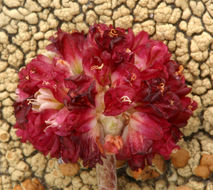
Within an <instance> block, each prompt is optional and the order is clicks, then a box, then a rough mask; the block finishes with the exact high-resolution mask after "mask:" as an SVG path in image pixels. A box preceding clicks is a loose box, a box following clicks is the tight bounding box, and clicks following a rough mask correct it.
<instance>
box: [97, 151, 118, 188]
mask: <svg viewBox="0 0 213 190" xmlns="http://www.w3.org/2000/svg"><path fill="white" fill-rule="evenodd" d="M102 161H103V165H100V164H97V165H96V175H97V182H98V190H117V175H116V158H115V155H106V158H102Z"/></svg>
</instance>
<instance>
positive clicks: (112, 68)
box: [14, 24, 197, 169]
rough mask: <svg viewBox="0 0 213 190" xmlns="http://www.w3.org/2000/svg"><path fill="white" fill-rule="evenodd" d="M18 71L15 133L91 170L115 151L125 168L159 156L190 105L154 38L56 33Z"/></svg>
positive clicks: (103, 30) (93, 31) (99, 29)
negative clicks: (124, 163)
mask: <svg viewBox="0 0 213 190" xmlns="http://www.w3.org/2000/svg"><path fill="white" fill-rule="evenodd" d="M50 40H51V42H52V43H51V44H50V45H49V46H48V47H47V50H49V51H48V52H47V53H46V54H44V55H38V56H37V58H35V59H33V60H32V61H31V62H30V63H29V64H28V65H27V66H26V67H25V68H23V69H22V70H21V71H20V73H19V79H20V81H19V85H18V89H17V91H16V92H17V95H18V98H17V102H16V103H15V104H14V106H15V115H16V118H17V122H16V125H15V128H17V135H18V136H19V137H21V139H22V141H23V142H26V141H29V142H31V143H32V144H33V145H34V147H35V148H36V149H38V150H39V151H41V152H43V153H44V154H45V155H47V154H50V155H51V156H52V157H56V158H60V157H61V158H62V159H63V160H64V161H65V162H77V161H78V160H79V159H82V160H83V163H84V165H85V166H86V165H87V166H90V167H93V166H95V165H96V163H102V161H101V157H104V156H105V155H106V154H115V155H116V157H117V159H119V160H125V161H127V162H128V164H129V165H130V167H131V168H132V169H138V168H143V167H144V164H145V162H148V163H151V160H152V158H153V156H154V154H155V153H158V154H161V155H162V156H164V157H165V158H166V159H168V158H169V155H170V153H171V151H172V150H173V149H174V148H176V147H177V145H176V143H177V141H178V140H179V139H180V137H181V135H182V134H181V132H180V130H179V128H180V127H184V126H185V125H186V124H187V120H188V119H189V117H190V116H191V115H192V112H193V111H194V110H195V109H196V107H197V104H196V103H195V102H194V101H192V100H191V99H190V98H188V97H186V95H187V94H188V93H189V92H190V90H191V89H190V88H188V87H187V86H186V84H185V79H184V76H183V74H182V70H183V67H182V66H180V65H178V64H177V63H176V62H174V61H171V60H170V53H169V52H168V48H167V47H166V45H164V44H163V43H162V42H159V41H154V40H150V39H149V37H148V34H147V33H146V32H140V33H139V34H137V35H134V34H133V31H132V30H131V29H129V30H128V31H127V32H126V31H125V30H124V29H121V28H114V27H112V26H109V27H108V26H106V25H104V24H95V25H94V26H92V27H91V28H90V31H89V33H88V35H84V34H83V33H79V32H73V33H71V34H69V33H66V32H62V31H61V30H59V31H58V32H57V37H52V38H50Z"/></svg>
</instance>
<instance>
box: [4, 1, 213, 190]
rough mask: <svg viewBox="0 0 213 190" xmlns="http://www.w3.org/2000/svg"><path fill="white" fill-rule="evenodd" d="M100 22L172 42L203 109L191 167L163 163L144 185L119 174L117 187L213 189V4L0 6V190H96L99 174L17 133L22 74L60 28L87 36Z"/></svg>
mask: <svg viewBox="0 0 213 190" xmlns="http://www.w3.org/2000/svg"><path fill="white" fill-rule="evenodd" d="M95 22H100V23H105V24H113V25H115V26H117V27H118V26H119V27H123V28H129V27H131V28H133V30H134V32H135V33H137V32H139V31H141V30H145V31H146V32H148V33H149V34H150V36H151V38H153V39H156V40H161V41H163V42H164V43H165V44H167V45H168V47H169V50H170V52H172V56H173V59H175V60H177V61H178V62H179V63H180V64H182V65H183V66H184V68H185V70H184V72H185V73H184V74H185V77H186V81H187V83H188V85H189V86H191V87H192V92H191V95H190V96H191V97H192V98H193V99H194V100H196V101H197V102H198V105H199V106H198V109H197V110H196V111H195V113H194V115H193V117H192V118H191V119H190V120H189V122H188V125H187V127H185V128H184V129H183V130H182V132H183V134H184V135H185V136H184V138H183V139H182V140H181V141H180V143H179V145H180V146H181V147H182V148H183V149H185V150H187V151H188V153H187V154H189V157H188V158H187V163H186V165H184V166H182V167H180V168H177V167H175V164H174V163H172V162H171V161H166V162H165V161H164V160H163V161H162V160H161V162H160V163H161V165H162V164H163V166H165V169H164V170H161V171H159V170H158V169H159V168H157V170H156V171H158V172H160V174H159V173H158V175H156V176H155V178H154V179H149V178H147V180H145V178H143V177H140V180H135V179H134V178H132V177H129V176H128V175H127V174H126V172H125V170H126V168H122V169H119V170H118V176H119V179H118V181H119V189H120V190H154V189H155V190H167V189H168V190H184V189H185V190H213V172H212V171H213V156H211V155H213V88H212V85H213V1H212V0H73V1H69V0H0V108H1V109H0V110H1V111H0V190H12V189H16V190H20V189H27V190H31V189H32V190H39V189H40V190H42V189H47V190H92V189H94V190H96V189H97V184H96V178H95V170H94V169H93V170H89V169H85V168H80V170H79V166H78V165H67V166H61V165H59V164H58V161H57V160H56V159H51V158H49V157H44V156H43V155H42V154H41V153H39V152H37V151H36V150H34V149H33V147H32V146H31V145H30V144H22V143H20V141H19V139H18V138H17V137H16V135H15V131H14V129H13V128H12V126H13V125H14V123H15V117H14V115H13V106H12V105H13V101H14V99H15V89H16V86H17V82H18V75H17V72H18V70H19V69H20V68H21V67H22V66H24V65H25V64H27V63H28V62H29V61H30V60H31V59H32V58H33V57H34V56H35V55H37V54H39V53H42V52H44V51H45V46H46V45H47V44H48V43H49V42H48V40H47V39H48V38H49V37H50V36H51V35H53V34H54V33H55V32H56V29H57V27H60V28H61V29H62V30H65V31H68V32H69V31H71V30H73V29H77V30H80V31H84V32H87V31H88V28H89V25H92V24H93V23H95ZM203 155H204V156H203ZM206 160H208V163H207V161H206ZM209 160H210V161H209ZM157 163H158V162H157ZM206 163H207V164H206ZM155 166H156V165H155ZM153 167H154V166H153ZM160 167H161V166H160ZM67 168H69V170H66V169H67ZM70 171H72V172H70ZM127 171H128V169H127ZM129 173H130V172H129ZM75 174H76V175H75ZM73 175H74V176H73ZM26 179H28V180H26ZM31 179H32V180H31ZM141 179H142V180H141ZM39 181H40V182H41V183H40V182H39ZM14 187H15V188H14Z"/></svg>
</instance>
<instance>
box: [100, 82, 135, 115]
mask: <svg viewBox="0 0 213 190" xmlns="http://www.w3.org/2000/svg"><path fill="white" fill-rule="evenodd" d="M134 96H135V90H133V89H131V88H129V87H127V86H119V87H117V88H110V89H109V90H108V91H107V92H106V93H105V96H104V103H105V110H104V115H106V116H115V115H119V114H121V113H122V112H124V111H126V110H127V109H129V108H130V107H131V106H132V105H131V104H132V102H133V101H134Z"/></svg>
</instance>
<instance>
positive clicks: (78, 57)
mask: <svg viewBox="0 0 213 190" xmlns="http://www.w3.org/2000/svg"><path fill="white" fill-rule="evenodd" d="M50 39H51V41H52V44H50V45H49V46H47V49H48V50H50V51H53V52H56V53H58V54H59V55H61V57H62V58H63V59H65V60H66V61H67V62H68V64H69V65H70V67H71V70H72V73H73V75H76V74H80V73H81V72H82V71H83V68H82V51H83V47H84V43H85V37H84V35H83V34H82V33H78V32H74V33H72V34H69V33H66V32H62V31H61V30H59V31H58V32H57V37H56V38H54V37H52V38H50Z"/></svg>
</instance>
